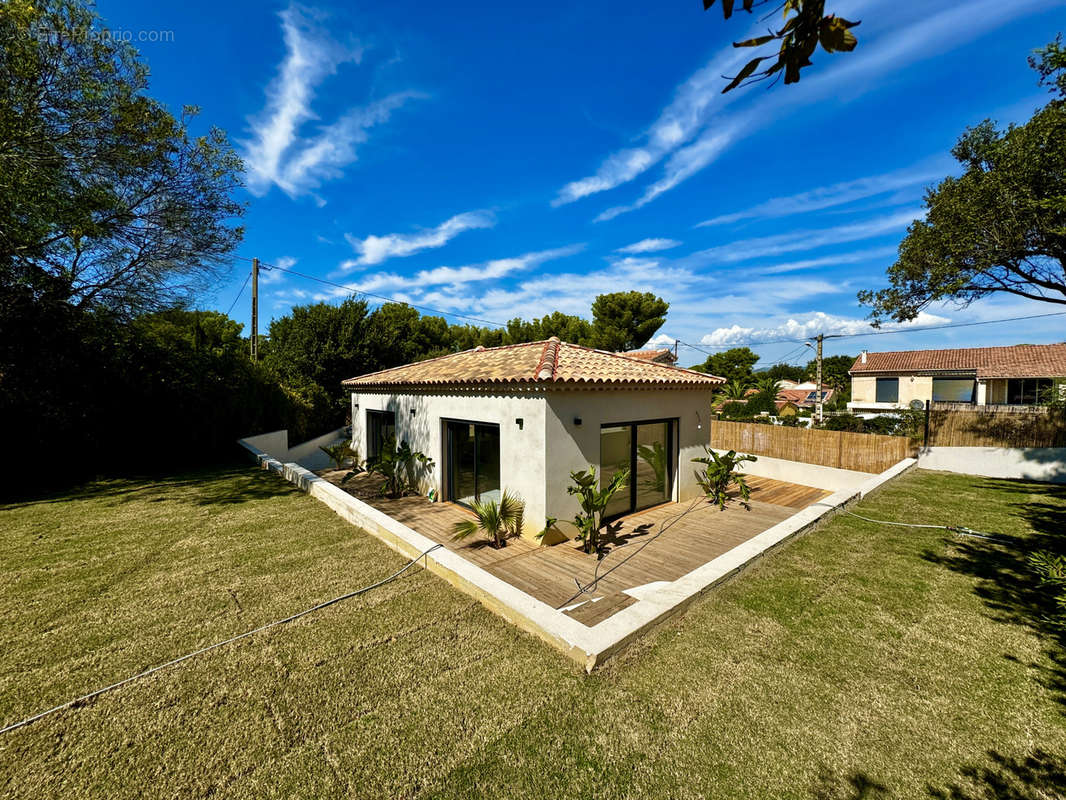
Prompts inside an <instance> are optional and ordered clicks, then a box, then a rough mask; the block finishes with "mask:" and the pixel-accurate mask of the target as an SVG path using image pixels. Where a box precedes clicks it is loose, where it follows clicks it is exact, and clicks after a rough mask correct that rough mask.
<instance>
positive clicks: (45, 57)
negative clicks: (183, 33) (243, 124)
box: [0, 0, 243, 317]
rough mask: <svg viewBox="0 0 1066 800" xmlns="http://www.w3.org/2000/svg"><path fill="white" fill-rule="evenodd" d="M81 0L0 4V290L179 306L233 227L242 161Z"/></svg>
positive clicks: (125, 311) (207, 277)
mask: <svg viewBox="0 0 1066 800" xmlns="http://www.w3.org/2000/svg"><path fill="white" fill-rule="evenodd" d="M101 28H102V21H101V20H100V18H99V17H98V16H97V15H96V14H95V13H94V12H93V11H92V10H91V8H90V7H89V6H87V5H86V4H84V3H82V2H78V0H42V1H41V2H33V3H31V2H28V1H27V0H11V1H10V2H7V3H4V4H2V5H0V41H2V46H0V73H2V74H3V75H4V80H3V81H2V82H0V187H2V190H0V286H7V287H11V286H15V285H20V286H26V287H29V288H30V290H31V291H32V292H33V293H34V294H35V295H36V296H38V297H43V296H45V295H47V296H48V297H50V298H52V299H54V300H58V301H63V302H69V303H71V304H73V305H75V306H77V307H79V308H83V309H89V308H102V309H107V310H110V311H112V312H115V313H118V314H120V315H123V316H126V317H129V316H133V315H135V314H136V313H138V312H141V311H144V310H153V309H159V308H162V307H165V306H170V305H172V304H174V303H176V302H187V301H189V300H190V298H191V297H193V296H194V295H195V293H196V292H197V290H199V289H202V288H203V287H204V286H205V285H209V284H210V283H211V282H212V281H213V280H214V279H215V278H216V277H217V276H218V274H220V273H221V272H222V271H223V269H224V268H225V267H226V266H227V265H228V263H229V262H228V259H227V258H226V257H227V256H228V255H229V253H231V252H232V251H233V249H234V248H235V247H236V246H237V244H238V243H239V242H240V240H241V237H242V235H243V230H242V229H241V228H240V227H238V226H236V225H235V224H234V220H235V219H236V218H238V217H239V216H240V215H241V214H242V213H243V205H242V204H240V203H238V202H237V201H235V200H234V199H233V198H232V193H233V191H234V190H235V189H236V188H237V187H238V186H240V185H241V179H240V173H241V171H242V165H241V162H240V159H239V158H238V157H237V155H236V154H235V153H234V152H233V150H232V148H231V147H230V145H229V143H228V141H227V139H226V135H225V134H224V133H223V132H222V131H221V130H218V129H215V128H212V129H210V130H209V131H208V132H207V133H206V134H205V135H202V136H193V135H192V134H191V132H190V129H189V124H190V121H191V119H192V117H194V116H195V114H196V113H197V110H196V109H195V108H194V107H191V106H188V107H186V108H185V109H184V111H183V113H182V115H181V117H180V118H175V117H174V116H173V115H172V114H170V112H168V111H167V109H166V108H165V107H164V106H163V105H162V104H161V103H159V102H158V101H156V100H154V99H152V98H151V97H148V96H147V95H146V94H145V91H146V89H147V87H148V68H147V67H146V66H145V65H144V64H142V63H141V62H140V61H139V60H138V58H137V53H136V51H135V50H134V49H133V48H132V47H131V46H129V45H128V44H126V43H124V42H121V41H119V39H118V38H117V37H106V36H94V35H89V34H90V32H92V31H96V32H99V31H100V29H101Z"/></svg>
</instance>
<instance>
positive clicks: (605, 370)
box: [343, 337, 725, 389]
mask: <svg viewBox="0 0 1066 800" xmlns="http://www.w3.org/2000/svg"><path fill="white" fill-rule="evenodd" d="M724 382H725V379H724V378H718V377H716V376H714V375H706V374H703V373H700V372H694V371H692V370H689V369H682V368H681V367H674V366H670V365H667V364H660V363H658V362H655V361H648V360H647V359H642V358H634V357H632V356H629V355H624V354H621V353H609V352H607V351H605V350H593V349H592V348H589V347H580V346H578V345H574V344H567V343H566V342H561V341H559V340H558V339H556V338H554V337H552V338H551V339H548V340H547V341H543V342H528V343H525V344H514V345H505V346H503V347H490V348H484V347H476V348H474V349H473V350H464V351H463V352H461V353H452V354H450V355H446V356H441V357H439V358H431V359H428V360H426V361H418V362H416V363H414V364H406V365H404V366H402V367H393V368H392V369H385V370H381V371H380V372H372V373H370V374H368V375H360V376H358V377H355V378H349V379H348V380H346V381H343V385H344V386H346V387H348V388H351V389H370V388H375V389H380V388H392V389H395V388H402V387H433V386H466V387H480V386H486V385H489V386H492V385H497V386H502V385H516V384H522V385H530V386H543V387H546V388H579V387H582V386H587V387H593V388H596V387H609V386H618V387H626V386H637V387H669V388H678V389H712V388H714V386H716V385H717V384H720V383H724Z"/></svg>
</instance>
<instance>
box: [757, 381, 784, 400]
mask: <svg viewBox="0 0 1066 800" xmlns="http://www.w3.org/2000/svg"><path fill="white" fill-rule="evenodd" d="M755 388H756V389H758V390H759V394H764V395H768V396H769V397H770V398H771V399H773V400H776V399H777V394H778V392H780V391H781V381H779V380H778V379H777V378H775V377H773V376H771V375H763V376H762V377H761V378H759V379H758V380H756V381H755Z"/></svg>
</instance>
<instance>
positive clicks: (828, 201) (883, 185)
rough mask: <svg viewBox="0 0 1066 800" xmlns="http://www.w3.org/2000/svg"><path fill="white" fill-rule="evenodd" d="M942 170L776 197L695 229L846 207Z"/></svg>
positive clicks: (915, 183)
mask: <svg viewBox="0 0 1066 800" xmlns="http://www.w3.org/2000/svg"><path fill="white" fill-rule="evenodd" d="M945 170H946V165H941V166H939V167H937V168H934V167H907V168H906V169H901V170H895V171H893V172H886V173H883V174H881V175H872V176H870V177H867V178H856V179H855V180H850V181H842V182H840V183H834V184H832V185H831V186H820V187H818V188H816V189H811V190H809V191H806V192H800V193H799V194H794V195H790V196H788V197H775V198H773V199H772V200H767V201H766V202H763V203H759V204H758V205H756V206H752V207H751V208H748V209H745V210H744V211H737V212H734V213H732V214H722V215H720V216H717V217H714V218H712V219H708V220H705V221H703V222H701V223H699V224H698V225H697V226H696V227H698V228H700V227H707V226H711V225H723V224H728V223H733V222H739V221H741V220H746V219H773V218H777V217H785V216H790V215H792V214H803V213H806V212H809V211H818V210H821V209H825V208H832V207H834V206H841V205H847V204H849V203H853V202H855V201H857V200H865V199H866V198H868V197H875V196H877V195H880V194H886V193H888V192H896V191H898V190H900V189H906V188H913V187H918V186H921V185H922V184H926V183H929V182H931V181H934V180H936V179H938V178H940V177H943V175H944V172H945Z"/></svg>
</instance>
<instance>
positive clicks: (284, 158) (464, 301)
mask: <svg viewBox="0 0 1066 800" xmlns="http://www.w3.org/2000/svg"><path fill="white" fill-rule="evenodd" d="M701 5H702V4H701V3H699V2H698V0H688V1H687V2H684V3H672V4H656V3H648V2H646V1H644V2H635V1H634V2H623V1H621V0H615V1H614V2H610V3H608V2H606V1H605V0H601V1H600V2H585V3H581V4H573V3H563V2H559V3H553V2H541V3H537V4H532V5H528V4H527V5H525V6H522V7H517V6H514V5H513V4H508V3H498V2H496V3H450V4H444V3H428V2H424V0H423V2H410V1H409V0H393V2H390V3H374V4H371V3H363V4H356V5H352V6H339V5H331V4H315V5H310V4H308V5H284V4H272V3H261V2H255V3H253V2H232V3H217V2H216V3H210V4H209V3H206V2H203V0H191V1H190V2H186V3H182V4H180V5H175V4H148V3H134V2H130V0H102V1H101V2H100V3H99V5H98V8H99V11H100V13H101V14H102V15H103V16H104V18H105V20H106V22H107V24H108V25H109V27H111V28H113V29H120V30H123V31H129V32H132V35H133V36H134V37H135V38H143V37H141V36H140V32H141V31H148V32H151V31H166V32H168V33H167V34H166V35H165V36H162V37H159V36H153V35H152V34H149V38H161V39H165V40H166V41H156V42H143V43H140V42H138V43H136V46H138V47H139V49H140V50H141V53H142V55H143V57H144V59H145V60H146V61H147V62H148V64H149V66H150V67H151V71H152V78H151V93H152V94H153V95H154V96H155V97H157V98H159V99H160V100H162V101H163V102H165V103H167V104H168V105H170V106H171V107H172V108H173V109H175V110H177V109H179V108H180V106H181V105H182V104H184V103H191V104H196V105H199V106H201V108H202V116H201V118H200V119H199V121H198V124H202V125H203V126H206V125H208V124H214V125H218V126H220V127H222V128H224V129H225V130H227V131H228V133H229V135H230V137H231V139H232V140H233V141H234V142H235V144H236V146H237V148H238V150H239V151H240V153H241V154H242V156H243V157H244V159H245V161H246V164H247V167H248V174H247V192H244V194H245V199H246V200H247V201H248V203H249V207H248V212H247V216H246V219H245V225H246V227H247V236H246V239H245V242H244V244H243V246H242V247H241V250H240V254H241V255H242V256H258V257H259V258H260V259H262V260H263V261H264V262H267V263H271V264H278V265H283V266H290V267H291V268H292V269H296V270H299V271H301V272H305V273H307V274H310V275H315V276H318V277H321V278H324V279H327V280H330V281H333V282H336V283H341V284H344V285H347V286H352V287H357V288H359V289H362V290H364V291H367V292H372V293H374V294H378V295H384V296H388V297H393V298H397V299H401V300H405V301H408V302H411V303H414V304H420V305H424V306H430V307H433V308H438V309H442V310H444V311H447V312H452V313H454V314H465V315H469V316H472V317H476V318H479V319H483V320H490V321H499V322H505V321H506V320H508V319H510V318H512V317H515V316H521V317H525V318H529V317H533V316H541V315H543V314H545V313H548V312H550V311H553V310H560V311H565V312H567V313H572V314H581V315H584V316H588V314H589V304H590V303H591V301H592V299H593V297H595V295H596V294H599V293H601V292H608V291H617V290H624V289H637V290H641V291H652V292H655V293H657V294H659V295H661V296H663V297H664V298H665V299H667V300H668V301H669V302H670V304H671V310H670V314H669V319H668V321H667V324H666V325H665V326H664V328H663V329H662V330H661V332H660V338H661V339H662V340H663V341H666V340H670V341H672V340H673V339H674V338H678V339H681V340H682V341H684V342H688V343H691V344H694V345H697V346H699V347H702V348H704V349H707V350H713V349H715V348H717V347H719V346H724V345H727V344H732V343H741V344H743V343H747V342H752V341H767V340H774V339H782V338H786V339H791V338H798V337H803V336H810V335H813V334H815V333H818V332H820V331H824V332H825V333H856V332H863V331H866V330H868V327H867V326H866V324H865V322H864V317H865V314H866V312H865V310H864V309H862V308H861V307H860V306H859V305H858V304H857V302H856V300H855V295H856V292H857V291H859V290H860V289H864V288H872V287H877V286H880V285H882V284H883V281H884V270H885V267H886V266H888V265H889V264H891V263H892V261H893V256H894V253H895V247H896V245H897V244H898V243H899V240H900V238H901V237H902V235H903V233H904V231H905V229H906V226H907V224H908V222H909V221H910V220H912V219H914V217H915V216H917V215H919V214H920V213H921V199H922V194H923V190H924V187H925V186H926V185H928V184H929V183H931V182H933V181H935V180H936V179H937V178H938V177H942V176H943V175H945V174H948V173H950V172H951V171H952V170H953V169H954V164H953V162H952V160H951V158H950V155H949V150H950V148H951V146H952V144H953V143H954V141H955V140H956V138H957V137H958V135H959V134H960V133H961V132H962V131H963V129H964V128H965V127H966V126H968V125H973V124H975V123H977V122H979V121H980V120H982V119H984V118H985V117H992V118H993V119H996V120H998V121H999V122H1001V123H1003V124H1006V123H1007V122H1011V121H1016V122H1022V121H1025V120H1026V119H1028V117H1029V116H1030V114H1031V113H1032V111H1033V110H1034V109H1035V108H1037V107H1038V106H1040V105H1042V104H1043V103H1044V102H1045V99H1046V97H1047V95H1046V93H1045V92H1044V91H1043V90H1041V89H1040V88H1039V87H1037V86H1036V83H1035V80H1034V73H1033V72H1032V71H1031V70H1030V69H1029V68H1028V66H1027V64H1026V56H1027V55H1028V54H1029V52H1030V51H1031V50H1032V49H1033V48H1035V47H1039V46H1041V45H1043V44H1045V43H1047V42H1048V41H1049V40H1051V39H1052V38H1053V37H1054V35H1055V33H1056V32H1058V31H1059V30H1062V29H1064V28H1066V24H1064V23H1066V3H1063V2H1062V1H1061V0H1059V1H1058V2H1054V1H1053V0H1015V1H1014V2H1011V3H1006V2H1003V1H1002V0H970V2H956V3H938V4H933V5H930V4H928V3H917V2H898V1H897V2H891V1H890V0H867V1H866V2H862V1H861V0H831V2H830V3H829V8H830V9H831V10H833V11H835V12H837V13H839V14H841V15H842V16H845V17H847V18H850V19H861V20H862V24H861V25H860V26H859V27H858V28H856V29H855V33H856V35H857V36H858V38H859V46H858V48H857V49H856V50H855V52H854V53H851V54H843V55H826V54H824V53H818V54H817V55H816V56H815V57H814V59H813V60H814V66H813V67H810V68H808V69H807V70H805V71H804V75H803V79H802V81H801V83H799V84H798V85H796V86H787V87H786V86H783V85H777V86H775V87H774V88H772V89H770V90H769V91H767V90H765V89H763V88H762V87H753V88H750V89H741V90H737V91H735V92H731V93H730V94H728V95H725V96H723V95H722V94H720V91H721V89H722V87H723V86H724V81H723V80H722V77H721V76H722V75H723V74H727V73H728V74H732V73H734V72H735V71H736V69H737V68H738V67H739V65H741V64H742V63H743V62H744V60H746V59H747V58H750V52H749V51H747V50H739V51H738V50H734V49H733V48H732V47H730V46H729V43H730V42H731V41H733V40H737V39H741V38H746V37H747V35H748V34H749V32H750V31H755V32H758V31H759V30H761V29H762V28H765V26H766V23H763V24H762V25H761V26H760V25H759V23H758V19H757V18H756V17H750V16H748V15H747V14H744V13H740V14H738V15H737V16H735V17H734V18H733V19H732V20H730V21H729V22H724V21H723V20H722V17H721V12H720V10H719V9H718V8H714V9H712V10H711V11H710V12H707V13H704V12H703V11H702V8H701ZM575 6H579V7H575ZM519 8H520V12H519ZM246 274H247V264H246V263H245V262H241V261H236V262H235V263H234V269H233V272H232V274H231V275H230V277H229V278H228V279H227V280H226V281H225V282H224V283H223V284H221V285H220V286H219V287H218V290H217V293H216V294H215V295H214V296H213V297H209V298H204V302H203V305H204V307H206V308H215V309H219V310H223V311H224V310H226V308H228V307H229V306H230V304H231V303H232V302H233V300H234V298H235V297H236V296H237V293H238V291H239V290H240V288H241V284H242V283H243V281H244V277H245V275H246ZM261 290H262V299H261V309H262V313H263V314H264V316H266V317H267V318H269V317H270V316H277V315H281V314H284V313H286V312H287V311H288V309H289V308H290V307H291V306H292V305H293V304H300V303H307V302H314V301H316V300H328V301H336V300H337V299H339V298H341V297H344V296H346V295H347V292H346V291H344V290H342V289H331V288H330V287H327V286H324V285H322V284H318V283H314V282H312V281H308V280H305V279H302V278H298V277H295V276H292V275H285V274H283V273H280V272H278V271H274V272H272V273H265V274H264V275H263V279H262V285H261ZM248 305H249V304H248V296H247V293H245V295H244V297H242V298H241V300H240V302H239V304H238V305H237V307H236V309H235V310H234V312H233V316H234V317H236V318H238V319H240V320H242V321H245V322H246V321H247V317H248ZM1059 310H1061V307H1056V306H1051V305H1049V304H1038V303H1034V302H1026V301H1021V300H1015V299H1010V300H1006V299H1004V300H987V301H984V302H981V303H978V304H975V305H973V306H971V307H970V308H969V309H966V310H961V309H958V308H954V307H945V308H935V309H931V310H930V312H929V313H928V314H926V315H924V316H923V317H922V318H921V319H920V320H919V321H918V324H923V325H925V324H935V323H944V322H949V321H950V322H970V321H977V320H982V319H998V318H1002V317H1012V316H1020V315H1024V314H1033V313H1042V312H1049V311H1059ZM452 319H453V321H462V320H460V319H459V318H458V317H452ZM261 324H262V323H261ZM264 327H265V326H264ZM1063 339H1066V317H1059V318H1050V319H1044V320H1033V321H1027V322H1023V323H1008V324H999V325H987V326H980V327H973V328H961V329H956V330H946V331H929V332H917V331H915V332H904V333H899V334H892V335H886V336H873V337H864V338H853V339H841V340H833V341H831V342H828V343H827V348H826V352H827V354H833V353H838V352H848V353H854V352H857V351H858V350H859V349H861V348H863V347H865V348H867V349H873V350H879V349H884V350H898V349H911V348H925V347H952V346H959V347H965V346H979V345H992V344H1014V343H1018V342H1051V341H1062V340H1063ZM801 349H802V348H801ZM756 350H757V351H758V352H759V353H760V354H761V355H762V356H763V361H762V364H769V363H773V362H775V361H777V360H780V359H784V358H786V357H790V360H792V361H801V362H805V361H806V360H807V355H806V354H805V353H802V352H799V351H798V350H797V346H796V345H795V344H780V345H763V346H759V347H757V348H756ZM808 352H809V351H808ZM704 357H705V356H704V355H703V354H701V353H699V352H697V351H696V350H695V349H693V348H686V349H685V350H683V351H682V362H683V363H695V362H698V361H702V360H703V358H704Z"/></svg>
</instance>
